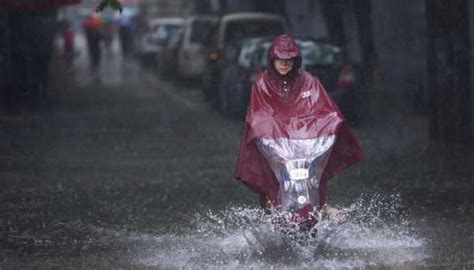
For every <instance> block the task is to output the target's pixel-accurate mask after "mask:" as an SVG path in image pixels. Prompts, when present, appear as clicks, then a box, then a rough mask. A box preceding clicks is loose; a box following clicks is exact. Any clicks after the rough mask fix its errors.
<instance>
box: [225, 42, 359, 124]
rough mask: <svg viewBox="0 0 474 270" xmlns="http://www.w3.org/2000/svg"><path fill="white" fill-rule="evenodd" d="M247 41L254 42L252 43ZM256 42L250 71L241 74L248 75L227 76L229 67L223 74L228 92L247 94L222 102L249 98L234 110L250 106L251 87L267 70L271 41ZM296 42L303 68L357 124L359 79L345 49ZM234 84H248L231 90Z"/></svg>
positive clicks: (249, 66) (327, 44) (322, 43)
mask: <svg viewBox="0 0 474 270" xmlns="http://www.w3.org/2000/svg"><path fill="white" fill-rule="evenodd" d="M247 42H252V40H249V41H247ZM253 42H256V43H253V45H252V46H253V47H254V48H253V50H252V55H251V56H250V63H249V65H248V70H247V71H246V72H245V73H244V72H241V74H246V75H245V76H241V77H236V76H228V74H230V73H231V71H229V70H232V68H230V67H229V68H227V69H225V70H224V71H223V74H226V76H225V77H223V82H222V83H221V85H222V86H227V87H226V89H227V91H228V92H230V91H232V92H234V91H236V92H238V91H246V92H243V93H232V94H229V93H227V95H226V97H227V98H228V99H227V100H224V101H222V96H220V98H219V102H224V103H225V102H227V104H229V102H235V99H234V100H232V101H231V99H232V97H235V96H241V97H246V98H243V99H242V102H243V104H241V105H240V106H239V105H237V104H234V105H233V106H234V108H235V107H238V108H246V107H247V103H248V96H249V93H250V90H251V85H252V83H253V82H254V81H255V80H256V79H257V78H258V76H259V74H260V73H261V72H263V71H264V70H265V68H266V67H267V52H268V49H269V48H270V46H271V42H272V38H262V39H260V40H259V39H253ZM295 42H296V43H297V44H298V46H299V47H300V50H301V55H302V58H303V62H302V66H303V68H304V69H305V70H306V71H308V72H309V73H311V74H312V75H314V76H315V77H316V78H318V79H319V80H320V81H321V83H322V84H323V86H324V87H325V89H326V90H327V91H328V93H329V94H330V95H331V97H332V98H333V99H334V100H335V102H336V103H337V104H338V106H339V107H340V109H341V111H342V112H343V114H344V115H345V116H346V117H347V119H348V120H349V122H351V123H352V124H357V121H358V113H357V112H358V106H359V104H358V102H357V88H358V80H357V78H358V76H357V67H356V65H355V64H354V63H351V62H350V61H348V60H347V59H344V53H343V51H342V49H341V48H340V47H339V46H336V45H335V44H334V43H332V42H330V41H328V40H322V39H319V40H318V39H312V38H295ZM231 85H245V87H243V88H241V89H240V88H237V87H233V88H232V87H229V86H231ZM221 92H222V89H221ZM222 106H223V105H222V104H220V105H219V107H222Z"/></svg>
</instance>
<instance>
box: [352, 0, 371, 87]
mask: <svg viewBox="0 0 474 270" xmlns="http://www.w3.org/2000/svg"><path fill="white" fill-rule="evenodd" d="M352 5H353V10H354V14H355V18H356V23H357V32H358V36H359V44H360V49H361V55H362V74H361V75H362V83H363V84H364V85H365V86H366V87H368V88H371V89H373V88H375V87H376V83H375V82H376V79H375V78H376V77H375V76H376V63H377V53H376V51H375V41H374V31H373V25H372V2H371V0H355V1H353V4H352Z"/></svg>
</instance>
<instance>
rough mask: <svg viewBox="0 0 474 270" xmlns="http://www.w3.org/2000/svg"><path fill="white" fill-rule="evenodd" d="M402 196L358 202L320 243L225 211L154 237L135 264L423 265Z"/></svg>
mask: <svg viewBox="0 0 474 270" xmlns="http://www.w3.org/2000/svg"><path fill="white" fill-rule="evenodd" d="M402 209H403V204H402V201H401V199H400V198H399V196H397V195H392V196H384V195H381V194H375V195H370V196H367V195H365V196H361V197H360V198H359V199H358V200H357V201H356V202H355V203H353V204H352V205H350V206H349V207H346V208H343V209H342V213H343V214H344V215H345V217H346V220H345V221H341V220H336V219H332V220H322V221H320V222H319V223H318V224H317V225H316V229H317V237H316V238H311V237H308V238H306V239H304V240H303V241H298V242H297V241H294V240H292V239H291V238H289V237H287V236H286V235H284V234H282V233H280V232H279V231H278V230H275V227H274V225H273V224H272V222H271V220H272V218H273V217H272V216H271V215H266V214H264V213H263V211H261V210H260V209H253V208H249V207H237V206H233V207H229V208H228V209H226V210H224V211H222V212H218V213H214V212H211V211H207V212H205V213H202V214H197V215H196V216H195V217H194V219H193V222H192V224H191V225H190V226H189V229H188V230H187V231H186V232H185V233H184V234H166V235H160V236H156V237H154V245H153V247H151V248H150V249H148V250H147V252H146V254H142V255H143V256H142V257H141V258H140V259H139V260H138V264H140V265H146V266H160V267H164V268H167V267H169V268H186V267H190V266H192V267H193V268H205V269H213V268H223V267H225V268H226V269H229V268H230V269H233V268H235V269H237V268H238V269H241V268H262V267H263V268H269V267H270V268H271V267H276V268H278V269H280V268H282V269H293V268H298V269H301V268H318V269H319V268H322V269H340V268H344V269H351V268H362V267H370V266H383V267H386V268H387V267H400V266H403V265H418V266H419V265H423V262H424V260H425V259H426V258H427V254H426V250H425V243H424V240H423V239H421V238H419V237H418V236H417V233H416V229H415V228H414V227H413V226H412V225H411V222H410V218H409V216H408V215H407V214H406V213H405V212H403V211H402Z"/></svg>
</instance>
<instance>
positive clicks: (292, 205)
mask: <svg viewBox="0 0 474 270" xmlns="http://www.w3.org/2000/svg"><path fill="white" fill-rule="evenodd" d="M335 141H336V136H335V135H326V136H322V137H318V138H314V139H288V138H276V139H267V138H260V139H259V140H258V141H257V147H258V149H259V151H260V153H261V154H262V155H263V156H264V157H265V159H266V161H267V162H268V164H269V165H270V167H271V169H272V171H273V173H274V174H275V177H276V179H277V180H278V183H279V189H278V196H277V199H276V201H275V202H274V206H275V207H274V208H275V209H276V212H277V215H276V218H275V219H274V220H273V223H274V225H275V227H276V228H277V229H278V230H279V231H282V232H283V233H288V234H292V233H295V232H296V233H298V232H306V233H309V234H310V235H312V236H315V234H316V231H315V229H314V227H315V225H316V223H317V222H318V220H320V219H321V216H322V213H321V211H320V209H319V207H318V204H319V185H320V182H321V177H322V174H323V171H324V168H325V166H326V164H327V161H328V159H329V155H330V153H331V149H332V147H333V145H334V143H335Z"/></svg>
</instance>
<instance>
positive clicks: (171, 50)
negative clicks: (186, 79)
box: [156, 24, 186, 77]
mask: <svg viewBox="0 0 474 270" xmlns="http://www.w3.org/2000/svg"><path fill="white" fill-rule="evenodd" d="M185 29H186V24H183V25H181V26H179V27H176V28H173V29H172V31H170V33H169V37H168V39H167V41H166V44H165V46H163V47H162V48H161V50H160V54H159V55H158V57H157V59H156V61H157V67H158V68H157V69H158V72H159V73H160V74H161V75H165V76H169V77H174V76H176V74H177V72H178V65H177V63H178V52H179V49H180V48H181V45H182V44H183V40H184V32H185Z"/></svg>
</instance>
